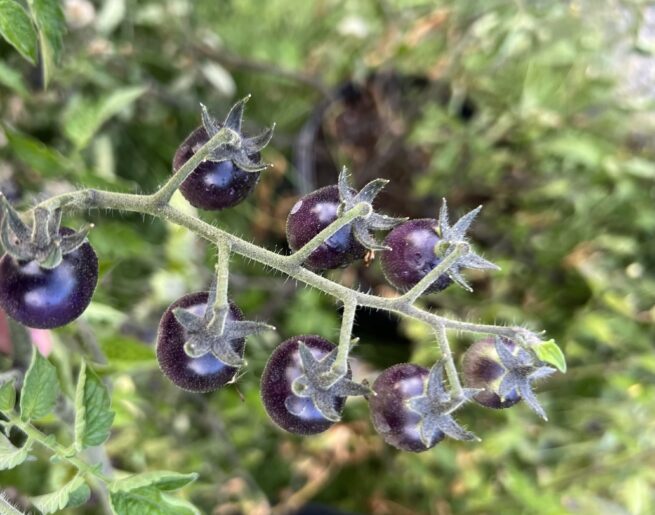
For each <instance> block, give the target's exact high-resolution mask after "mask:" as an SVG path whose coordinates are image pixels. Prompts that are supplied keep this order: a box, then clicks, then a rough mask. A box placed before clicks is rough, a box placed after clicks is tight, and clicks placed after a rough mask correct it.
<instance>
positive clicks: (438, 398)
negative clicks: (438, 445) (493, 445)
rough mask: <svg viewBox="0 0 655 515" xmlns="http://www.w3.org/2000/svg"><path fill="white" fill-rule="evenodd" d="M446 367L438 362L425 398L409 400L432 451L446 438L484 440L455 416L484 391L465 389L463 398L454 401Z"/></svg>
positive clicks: (431, 373) (425, 440)
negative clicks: (445, 379) (447, 384)
mask: <svg viewBox="0 0 655 515" xmlns="http://www.w3.org/2000/svg"><path fill="white" fill-rule="evenodd" d="M443 375H444V364H443V362H439V363H436V364H435V365H434V366H433V367H432V369H431V370H430V375H429V376H428V379H427V381H426V384H425V390H424V393H423V395H419V396H418V397H412V398H411V399H409V400H408V401H407V403H408V405H409V408H410V409H411V410H412V411H415V412H416V413H418V414H419V415H420V416H421V440H422V442H423V444H424V445H425V446H426V447H427V448H430V447H432V446H433V445H434V443H435V442H436V441H438V440H440V439H441V438H442V437H443V434H445V435H447V436H449V437H451V438H454V439H455V440H478V441H479V440H480V439H479V438H478V437H477V436H475V435H474V434H473V433H471V432H470V431H466V430H465V429H464V428H462V426H460V425H459V424H458V423H457V421H455V419H454V418H453V416H452V413H453V412H454V411H456V410H457V409H458V408H460V407H461V406H462V405H463V404H464V403H465V402H467V401H469V400H471V398H472V397H473V396H474V395H476V394H477V393H479V392H480V390H479V389H477V388H464V389H463V390H462V396H461V397H460V398H452V396H451V395H450V393H449V392H448V391H446V389H445V388H444V385H443Z"/></svg>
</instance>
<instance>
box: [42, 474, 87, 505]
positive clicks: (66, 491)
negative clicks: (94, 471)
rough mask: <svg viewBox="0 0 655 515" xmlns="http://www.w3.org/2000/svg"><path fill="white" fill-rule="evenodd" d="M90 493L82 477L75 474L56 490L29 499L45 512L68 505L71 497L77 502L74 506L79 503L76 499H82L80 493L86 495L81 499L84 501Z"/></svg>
mask: <svg viewBox="0 0 655 515" xmlns="http://www.w3.org/2000/svg"><path fill="white" fill-rule="evenodd" d="M85 487H86V488H85ZM90 493H91V492H90V491H89V487H88V486H86V483H85V482H84V479H82V477H80V476H75V477H74V478H73V479H71V480H70V481H69V482H68V483H66V484H65V485H64V486H62V487H61V488H60V489H59V490H57V491H56V492H52V493H50V494H45V495H39V496H38V497H32V498H31V499H30V500H31V501H32V504H33V505H34V507H35V508H37V509H38V510H39V511H41V512H42V513H44V514H47V513H55V512H57V511H59V510H63V509H64V508H66V506H69V505H70V503H71V499H73V500H74V501H75V502H77V504H75V506H79V504H80V503H79V502H78V501H79V500H80V499H82V495H86V499H84V501H82V502H86V500H87V499H88V498H89V495H90Z"/></svg>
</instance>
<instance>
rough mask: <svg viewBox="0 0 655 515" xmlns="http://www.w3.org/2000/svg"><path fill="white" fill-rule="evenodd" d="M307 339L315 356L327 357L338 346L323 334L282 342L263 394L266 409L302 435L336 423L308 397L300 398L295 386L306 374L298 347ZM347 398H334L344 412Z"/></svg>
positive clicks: (266, 371) (268, 368)
mask: <svg viewBox="0 0 655 515" xmlns="http://www.w3.org/2000/svg"><path fill="white" fill-rule="evenodd" d="M300 342H303V343H304V344H305V345H306V346H307V347H308V348H309V350H310V351H311V352H312V354H313V355H314V357H316V358H317V359H321V358H323V357H324V356H325V355H327V354H328V353H329V352H330V351H332V350H334V348H335V346H334V344H333V343H331V342H329V341H328V340H326V339H324V338H321V337H320V336H296V337H294V338H290V339H288V340H285V341H283V342H282V343H281V344H280V345H278V346H277V347H276V348H275V350H274V351H273V353H272V354H271V357H270V358H269V360H268V363H266V368H265V369H264V373H263V374H262V379H261V395H262V401H263V403H264V408H265V409H266V412H267V413H268V415H269V416H270V417H271V419H272V420H273V422H275V423H276V424H277V425H278V426H280V427H281V428H282V429H284V430H286V431H289V432H290V433H294V434H298V435H313V434H317V433H322V432H323V431H325V430H326V429H328V428H329V427H330V426H331V425H332V424H334V422H332V421H331V420H328V419H326V418H325V417H324V416H323V415H322V414H321V413H320V412H319V411H318V410H317V409H316V407H315V406H314V402H313V401H312V400H311V399H310V398H308V397H299V396H297V395H295V394H294V393H293V391H292V389H291V385H292V383H293V381H294V380H295V379H297V378H298V377H300V376H301V375H302V374H303V369H302V364H301V362H300V355H299V353H298V348H299V345H300ZM345 401H346V399H345V398H343V397H335V398H334V408H335V409H336V410H337V411H338V412H339V413H341V411H342V410H343V406H344V403H345Z"/></svg>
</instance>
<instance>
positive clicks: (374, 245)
mask: <svg viewBox="0 0 655 515" xmlns="http://www.w3.org/2000/svg"><path fill="white" fill-rule="evenodd" d="M388 182H389V181H388V180H386V179H374V180H372V181H371V182H369V183H368V184H367V185H366V186H364V187H363V188H362V189H361V190H360V191H359V192H357V191H355V190H354V189H353V188H351V187H350V184H349V174H348V170H347V169H346V167H344V168H343V169H342V170H341V173H340V174H339V181H338V189H339V199H340V200H341V205H340V207H339V213H343V212H345V211H348V210H349V209H352V208H353V207H355V206H356V205H357V204H360V203H362V202H364V203H366V204H368V205H369V206H371V208H370V210H369V213H368V214H367V215H366V216H363V217H360V218H356V219H355V220H354V221H353V222H352V231H353V236H355V239H356V240H357V241H358V242H359V243H360V244H361V245H362V246H364V247H366V248H367V249H369V250H388V249H389V247H387V246H386V245H382V244H380V243H378V242H377V241H376V239H375V238H374V237H373V236H371V231H388V230H389V229H393V228H394V227H396V225H399V224H401V223H403V222H404V221H406V220H407V218H394V217H391V216H387V215H383V214H381V213H376V212H375V211H374V210H373V206H372V204H373V200H374V199H375V197H376V196H377V195H378V193H380V191H382V188H384V187H385V186H386V184H387V183H388Z"/></svg>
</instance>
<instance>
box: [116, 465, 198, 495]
mask: <svg viewBox="0 0 655 515" xmlns="http://www.w3.org/2000/svg"><path fill="white" fill-rule="evenodd" d="M197 478H198V474H196V473H195V472H192V473H191V474H180V473H178V472H169V471H166V470H157V471H154V472H144V473H142V474H134V475H132V476H128V477H126V478H123V479H118V480H116V481H114V482H113V483H112V484H111V485H110V489H111V491H112V492H113V491H116V492H118V491H121V492H129V491H131V490H136V489H139V488H143V487H149V486H154V487H156V488H157V489H158V490H165V491H170V490H177V489H178V488H182V487H183V486H186V485H188V484H189V483H192V482H194V481H195V480H196V479H197Z"/></svg>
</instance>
